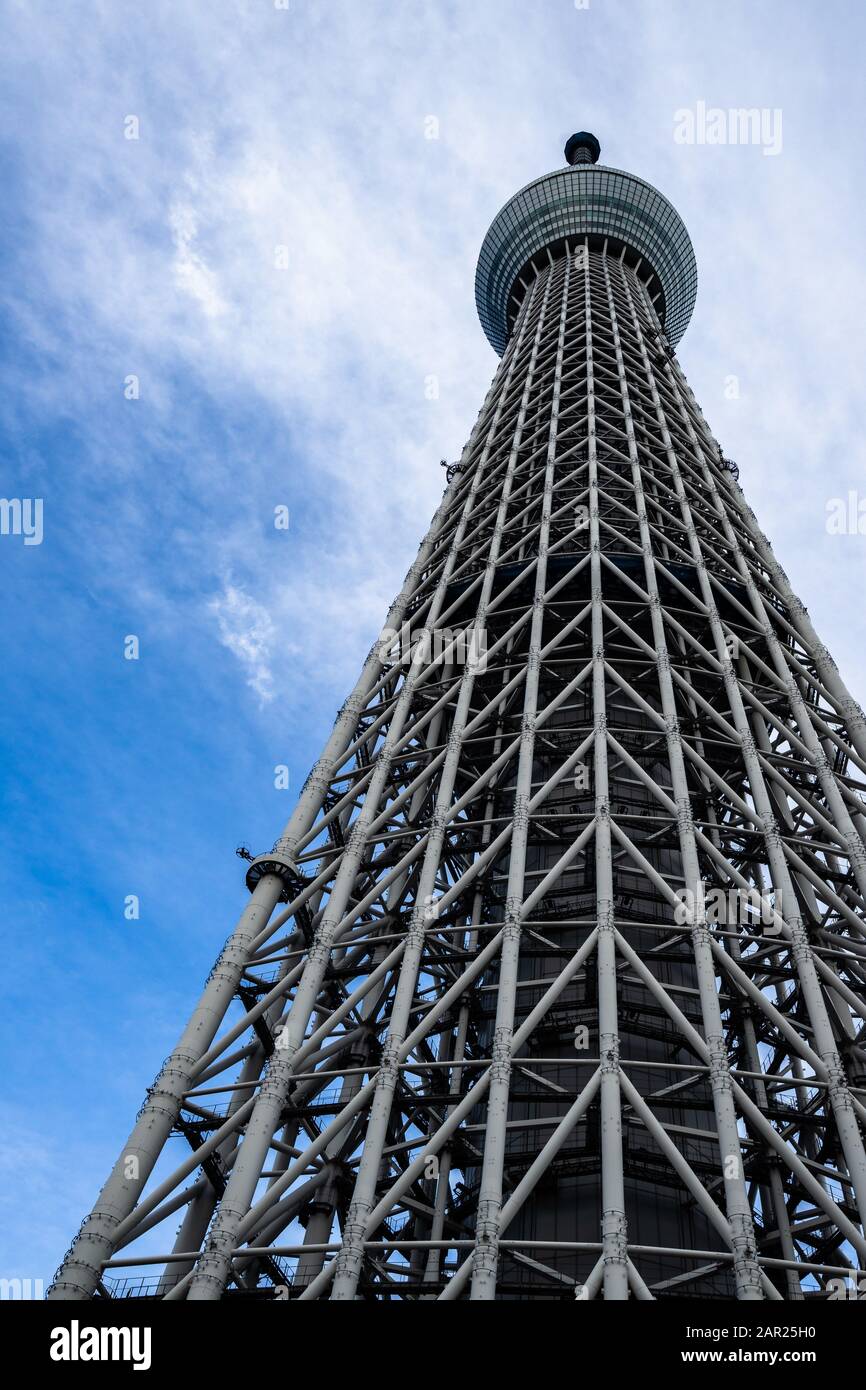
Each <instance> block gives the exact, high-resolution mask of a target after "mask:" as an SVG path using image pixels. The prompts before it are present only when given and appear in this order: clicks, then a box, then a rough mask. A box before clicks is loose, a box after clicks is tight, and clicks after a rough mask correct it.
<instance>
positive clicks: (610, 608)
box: [50, 238, 866, 1301]
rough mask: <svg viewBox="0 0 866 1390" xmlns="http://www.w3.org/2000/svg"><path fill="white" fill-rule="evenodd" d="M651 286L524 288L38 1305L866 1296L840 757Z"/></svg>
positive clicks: (810, 651) (540, 277) (802, 621)
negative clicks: (368, 640) (441, 474)
mask: <svg viewBox="0 0 866 1390" xmlns="http://www.w3.org/2000/svg"><path fill="white" fill-rule="evenodd" d="M542 262H543V263H542ZM650 284H651V277H650V274H649V272H648V269H647V268H645V267H644V268H642V267H641V265H640V264H638V265H637V266H634V265H630V264H628V263H627V262H626V259H625V254H624V252H619V253H617V251H614V250H613V249H612V248H611V247H609V246H608V245H607V243H604V244H599V239H598V238H595V239H594V241H593V242H592V243H591V242H590V240H589V239H588V238H587V239H585V240H584V241H583V242H581V241H580V239H574V238H572V239H571V241H568V240H566V241H565V243H564V245H563V246H562V248H561V250H560V253H559V254H558V255H547V256H545V257H543V258H538V263H537V264H536V265H535V266H533V267H532V278H531V280H527V281H526V282H525V291H526V292H525V294H524V296H523V300H522V304H521V306H520V310H519V314H518V316H517V321H516V324H515V327H514V331H513V333H512V336H511V338H510V340H509V344H508V347H507V349H506V352H505V355H504V357H503V359H502V361H501V364H500V366H499V369H498V371H497V373H496V376H495V378H494V381H493V384H492V386H491V388H490V391H489V392H488V395H487V398H486V400H485V402H484V406H483V408H482V410H481V413H480V415H479V417H478V420H477V422H476V425H475V427H474V429H473V431H472V435H471V437H470V440H469V442H468V444H467V445H466V448H465V450H464V452H463V455H462V457H461V459H460V463H459V468H457V469H455V470H453V471H451V470H449V471H450V472H451V478H450V481H449V484H448V487H447V489H446V491H445V494H444V497H443V500H442V503H441V505H440V507H439V510H438V511H437V513H436V516H435V517H434V520H433V523H432V526H431V528H430V530H429V532H428V534H427V536H426V537H425V539H424V541H423V543H422V545H421V548H420V550H419V553H418V557H417V559H416V561H415V563H414V564H413V565H412V567H411V569H410V571H409V573H408V575H407V577H406V581H405V583H404V585H403V588H402V590H401V592H400V594H399V596H398V598H397V599H396V600H395V602H394V604H393V606H392V608H391V611H390V613H389V615H388V618H387V624H386V625H387V629H388V630H390V632H399V630H400V629H401V627H402V626H403V625H404V624H405V625H408V628H409V629H410V630H411V632H412V633H413V634H414V636H415V637H416V638H417V639H418V640H417V641H416V643H415V645H414V647H413V649H412V652H411V655H410V656H408V657H407V656H406V653H405V651H401V649H400V647H399V643H395V642H393V641H391V639H390V637H388V636H386V637H384V638H382V639H380V640H379V641H377V643H375V644H374V646H373V648H372V649H371V651H370V654H369V656H368V658H367V661H366V663H365V665H364V668H363V671H362V673H361V676H360V678H359V680H358V683H357V685H356V686H355V689H354V690H353V692H352V694H351V695H350V697H349V699H348V700H347V702H346V703H345V705H344V706H343V708H342V709H341V711H340V713H339V716H338V718H337V721H336V723H335V726H334V729H333V732H332V734H331V736H330V738H329V740H328V742H327V744H326V746H325V748H324V751H323V753H322V756H321V758H320V759H319V761H318V762H317V764H316V766H315V768H314V769H313V771H312V772H311V774H310V776H309V778H308V780H307V782H306V783H305V785H304V788H303V791H302V793H301V796H300V799H299V801H298V805H297V807H296V809H295V811H294V813H293V815H292V817H291V819H290V821H289V823H288V825H287V827H286V829H285V832H284V834H283V835H282V837H281V838H280V839H279V840H278V842H277V844H276V845H275V847H274V849H273V851H271V852H270V853H268V854H265V855H261V856H259V857H258V858H257V859H256V860H255V861H254V862H253V864H252V865H251V867H250V871H249V876H248V884H249V887H250V888H251V890H252V892H251V897H250V899H249V902H248V905H247V907H246V909H245V911H244V912H243V914H242V916H241V918H240V921H239V922H238V925H237V927H236V928H235V930H234V932H233V933H232V935H231V936H230V937H229V939H228V941H227V942H226V944H225V946H224V948H223V950H222V952H221V954H220V956H219V959H218V961H217V963H216V965H215V966H214V969H213V971H212V972H211V975H210V976H209V978H208V981H207V984H206V986H205V989H204V993H203V994H202V997H201V999H200V1001H199V1003H198V1005H197V1007H196V1009H195V1011H194V1013H193V1015H192V1018H191V1019H190V1021H189V1023H188V1025H187V1027H186V1029H185V1031H184V1033H183V1035H182V1037H181V1038H180V1041H179V1042H178V1044H177V1046H176V1048H175V1050H174V1051H173V1052H172V1054H171V1056H170V1057H169V1058H167V1060H166V1062H165V1064H164V1066H163V1068H162V1070H161V1072H160V1074H159V1076H158V1077H157V1079H156V1081H155V1083H154V1085H153V1086H152V1087H151V1088H150V1090H149V1092H148V1095H147V1099H146V1101H145V1103H144V1105H143V1107H142V1109H141V1111H140V1113H139V1116H138V1119H137V1121H136V1124H135V1126H134V1128H133V1131H132V1133H131V1135H130V1137H129V1139H128V1141H127V1143H126V1144H125V1145H124V1147H123V1149H122V1151H121V1153H120V1156H119V1157H118V1160H117V1163H116V1165H115V1167H114V1169H113V1171H112V1173H111V1176H110V1177H109V1179H108V1181H107V1183H106V1185H105V1187H104V1188H103V1190H102V1192H101V1194H100V1196H99V1199H98V1201H97V1203H96V1206H95V1208H94V1210H93V1212H92V1214H91V1215H90V1216H89V1217H88V1218H87V1220H86V1221H85V1222H84V1224H83V1226H82V1228H81V1230H80V1232H79V1234H78V1236H77V1237H76V1239H75V1241H74V1242H73V1245H72V1248H71V1250H70V1251H69V1253H68V1255H67V1257H66V1259H65V1260H64V1262H63V1265H62V1267H61V1269H60V1270H59V1272H58V1274H57V1276H56V1280H55V1283H54V1285H53V1286H52V1290H51V1294H50V1296H51V1297H53V1298H64V1299H86V1298H91V1297H101V1298H106V1297H107V1298H111V1297H122V1296H125V1295H128V1294H130V1293H138V1294H142V1295H145V1296H150V1297H156V1298H164V1299H169V1300H171V1299H183V1298H186V1299H189V1300H213V1299H219V1298H222V1297H260V1298H268V1297H289V1298H290V1299H292V1300H295V1299H298V1300H300V1301H304V1300H313V1299H326V1298H331V1299H336V1300H346V1299H355V1298H358V1297H361V1298H364V1299H374V1300H376V1299H435V1298H440V1299H445V1300H453V1299H458V1298H466V1297H470V1298H473V1299H492V1298H494V1297H498V1298H522V1299H525V1298H544V1299H556V1298H568V1299H574V1298H575V1297H576V1296H579V1297H581V1298H582V1299H586V1298H593V1297H595V1296H596V1295H599V1296H603V1297H604V1298H605V1299H626V1298H628V1297H629V1296H631V1297H635V1298H638V1299H654V1298H670V1297H682V1296H688V1297H701V1296H703V1297H713V1298H733V1297H737V1298H742V1299H761V1298H767V1299H780V1298H781V1299H802V1298H804V1297H808V1296H809V1293H810V1291H814V1290H820V1289H821V1288H822V1287H823V1286H824V1285H825V1284H826V1283H827V1281H828V1280H829V1279H831V1278H834V1277H839V1276H840V1275H844V1274H845V1273H846V1272H847V1271H848V1270H850V1269H851V1268H852V1266H856V1265H857V1264H858V1263H860V1262H862V1261H863V1260H864V1258H866V1239H864V1217H866V1152H864V1119H866V1104H864V1103H866V1048H864V1034H863V1019H864V1017H866V928H864V908H866V847H864V827H866V821H864V812H866V803H864V774H866V725H864V716H863V713H862V711H861V710H860V708H859V706H857V705H856V703H855V702H854V700H853V699H852V698H851V696H850V695H849V694H848V692H847V691H846V689H845V687H844V685H843V683H842V681H841V679H840V676H839V674H838V671H837V669H836V667H835V665H834V663H833V661H832V659H831V658H830V656H829V654H828V652H827V651H826V649H825V648H824V647H823V646H822V645H821V644H820V642H819V641H818V639H817V637H816V635H815V633H814V631H813V629H812V626H811V624H810V621H809V618H808V616H807V614H806V611H805V609H804V608H803V606H802V604H801V603H800V602H799V601H798V600H797V599H796V597H795V596H794V595H793V593H792V592H791V589H790V586H789V584H788V581H787V579H786V577H785V575H784V573H783V571H782V570H781V569H780V567H779V565H778V563H777V562H776V560H775V558H774V556H773V553H772V550H771V548H770V545H769V542H768V541H767V540H766V539H765V537H764V536H763V535H762V533H761V531H760V530H759V528H758V525H757V522H756V520H755V517H754V515H753V514H752V512H751V511H750V510H749V508H748V506H747V504H746V502H745V500H744V497H743V494H742V492H741V490H740V488H739V485H738V483H737V482H736V480H735V477H734V476H733V474H732V472H731V470H730V468H729V467H727V466H725V461H724V460H723V459H722V458H721V453H720V450H719V446H718V444H717V443H716V441H715V440H714V439H713V437H712V435H711V433H710V431H709V429H708V427H707V425H706V423H705V422H704V419H703V417H702V415H701V412H700V410H699V408H698V406H697V403H696V401H695V399H694V397H693V395H692V392H691V391H690V389H689V387H688V384H687V382H686V380H685V377H684V376H683V374H682V371H681V370H680V367H679V364H678V362H677V360H676V358H675V357H674V355H673V354H672V352H671V350H670V348H669V345H668V344H667V341H666V339H665V336H664V331H663V328H662V325H661V322H660V319H659V317H658V316H657V313H656V308H655V305H654V303H653V301H652V299H651V296H650V293H649V290H648V286H649V285H650ZM443 632H444V633H446V634H447V640H446V641H445V642H442V641H440V642H439V643H438V646H437V645H436V638H437V635H438V636H439V637H441V635H442V633H443ZM472 634H475V637H476V638H477V639H478V640H479V642H480V641H481V640H482V639H485V640H486V650H485V652H484V655H483V657H482V658H481V659H480V660H461V659H460V653H461V652H465V651H466V650H467V642H466V639H467V638H468V637H470V636H471V635H472ZM476 650H477V648H476ZM714 889H720V890H721V894H718V895H717V898H719V897H722V895H723V897H724V901H725V903H726V904H727V905H728V906H727V908H726V910H725V911H724V912H723V913H721V914H719V913H718V912H713V911H711V910H710V909H709V908H708V901H710V899H711V897H712V890H714ZM685 890H688V891H687V892H686V891H685ZM689 894H690V895H691V896H689ZM750 894H751V899H750V898H749V895H750ZM747 901H751V902H752V904H755V903H756V902H760V904H761V911H760V912H758V911H757V909H756V908H754V907H753V908H750V909H748V910H747V911H745V912H738V911H732V910H731V909H730V904H731V903H732V902H733V903H734V904H735V905H737V904H741V903H743V902H747ZM178 1220H180V1226H179V1229H177V1231H176V1234H173V1232H174V1227H175V1223H176V1222H177V1221H178ZM151 1271H152V1273H151Z"/></svg>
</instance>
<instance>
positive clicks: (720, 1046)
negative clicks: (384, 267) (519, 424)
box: [604, 257, 762, 1300]
mask: <svg viewBox="0 0 866 1390" xmlns="http://www.w3.org/2000/svg"><path fill="white" fill-rule="evenodd" d="M604 269H605V282H606V285H607V293H608V306H609V309H610V316H611V323H612V325H613V339H614V351H615V353H616V363H617V373H618V376H619V383H620V391H621V394H622V403H623V410H624V413H625V427H626V434H627V437H628V452H629V458H630V460H631V466H632V481H633V484H634V491H635V509H636V511H637V516H638V522H639V525H640V535H641V546H642V550H643V560H644V576H645V580H646V587H647V593H648V594H649V600H650V619H651V623H652V631H653V641H654V644H655V648H656V663H657V667H658V679H659V693H660V696H661V703H662V712H663V714H664V719H665V742H666V745H667V753H668V763H669V767H670V773H671V785H672V786H673V791H674V798H675V801H676V805H677V831H678V839H679V847H680V855H681V856H682V862H683V876H684V878H685V883H686V887H687V888H688V889H689V890H690V892H691V893H692V894H693V899H692V900H693V901H694V902H695V903H697V904H699V907H698V910H697V912H696V913H695V914H694V916H693V918H692V921H691V935H692V949H693V951H694V958H695V969H696V972H697V977H698V989H699V992H700V1002H701V1017H702V1020H703V1027H704V1038H705V1040H706V1044H707V1048H708V1051H709V1056H710V1081H711V1085H712V1090H713V1105H714V1109H715V1116H716V1126H717V1130H718V1139H719V1160H720V1166H721V1171H722V1177H723V1182H724V1192H725V1205H726V1208H727V1213H728V1220H729V1222H730V1226H731V1241H732V1249H733V1252H734V1279H735V1282H736V1286H737V1296H738V1298H741V1299H749V1300H759V1299H760V1298H761V1297H762V1294H761V1279H760V1270H759V1268H758V1250H757V1241H756V1238H755V1227H754V1223H753V1220H752V1208H751V1204H750V1202H749V1197H748V1193H747V1191H746V1181H745V1175H744V1172H743V1159H742V1152H741V1147H740V1136H739V1131H738V1129H737V1112H736V1107H735V1106H734V1099H733V1093H732V1089H731V1074H730V1069H729V1066H728V1052H727V1048H726V1046H725V1033H724V1028H723V1025H722V1012H721V1007H720V1005H719V996H718V993H717V992H716V970H715V964H714V962H713V952H712V947H711V945H710V931H709V928H708V926H707V915H706V905H705V903H704V898H703V893H702V892H701V871H700V863H699V860H698V851H697V845H696V843H695V828H694V820H693V817H692V804H691V797H690V796H689V785H688V778H687V776H686V768H685V760H684V758H683V750H682V734H681V732H680V722H679V716H678V714H677V703H676V697H675V695H674V688H673V680H672V677H671V660H670V653H669V651H668V645H667V636H666V632H665V623H664V619H663V617H662V613H661V600H660V598H659V592H658V582H657V579H656V571H655V555H654V553H653V544H652V534H651V532H650V528H649V523H648V521H647V514H646V501H645V498H644V491H643V478H642V471H641V464H640V459H639V457H638V450H637V442H636V440H635V432H634V421H633V419H632V411H631V398H630V394H629V387H628V378H627V375H626V369H625V362H624V361H623V353H622V343H621V341H620V334H619V324H618V321H617V315H616V306H615V304H614V298H613V288H612V286H611V282H610V270H609V266H608V261H607V257H605V268H604ZM620 274H621V276H622V284H623V287H624V290H625V297H626V299H627V302H628V305H629V308H630V310H631V316H632V325H631V326H632V330H633V332H634V334H635V336H636V338H637V342H638V348H639V351H640V353H641V358H642V361H643V367H644V371H645V373H646V377H647V381H648V383H649V388H650V392H651V394H652V399H653V405H654V407H655V411H656V419H657V421H658V424H659V428H660V429H661V432H662V441H663V444H664V448H665V455H666V457H667V460H668V463H669V464H670V467H671V469H673V468H674V467H675V466H676V460H675V457H674V450H673V444H672V442H671V437H670V434H669V432H668V428H667V424H666V422H665V418H664V412H663V410H662V407H661V401H660V400H659V395H658V391H657V390H656V385H655V378H654V375H653V371H652V368H651V366H650V362H649V357H648V355H647V351H646V346H645V344H644V341H643V335H642V334H641V329H640V323H639V321H638V317H637V314H636V312H635V306H634V300H633V299H632V295H631V290H630V287H629V284H628V278H627V276H626V274H625V273H624V271H623V268H622V266H620ZM732 1167H733V1170H734V1171H733V1172H732V1171H731V1169H732Z"/></svg>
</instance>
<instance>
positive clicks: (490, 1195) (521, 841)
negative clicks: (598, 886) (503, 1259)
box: [470, 259, 571, 1300]
mask: <svg viewBox="0 0 866 1390" xmlns="http://www.w3.org/2000/svg"><path fill="white" fill-rule="evenodd" d="M570 272H571V261H570V259H569V260H567V261H566V263H565V273H564V276H563V286H562V296H561V301H560V308H559V316H558V333H557V346H556V361H555V365H554V369H553V398H552V402H551V409H550V428H549V433H548V443H547V461H546V465H545V473H544V491H543V495H542V501H541V508H542V510H541V525H540V527H539V532H538V557H537V563H536V569H535V592H534V597H533V609H532V623H531V629H530V636H529V650H528V652H527V658H526V681H525V685H524V699H523V720H522V723H521V729H520V748H519V752H518V759H517V778H516V784H515V791H514V830H513V832H512V838H511V852H510V855H509V860H508V885H507V888H506V898H505V923H504V927H503V932H502V949H501V953H500V966H499V990H498V994H497V999H496V1020H495V1024H494V1032H493V1043H492V1046H491V1051H490V1056H491V1065H490V1090H489V1095H488V1101H487V1129H486V1135H485V1143H484V1160H483V1164H482V1169H481V1185H480V1189H479V1195H478V1216H477V1221H476V1228H475V1250H474V1260H473V1269H472V1290H471V1293H470V1299H473V1300H490V1299H493V1298H495V1296H496V1275H497V1268H498V1264H499V1232H500V1217H501V1210H502V1177H503V1172H504V1167H505V1148H506V1143H507V1132H508V1105H509V1097H510V1091H511V1042H512V1035H513V1033H514V1012H515V1003H516V998H517V975H518V964H519V960H520V941H521V936H522V921H521V915H520V910H521V907H522V905H523V898H524V891H525V889H524V874H525V869H526V849H527V844H528V841H529V800H530V797H531V795H532V768H533V758H534V751H535V717H536V713H537V708H538V684H539V676H540V668H541V642H542V630H543V626H544V614H545V603H544V591H545V587H546V582H547V551H548V545H549V539H550V511H551V498H552V494H553V470H554V465H555V459H556V438H557V426H558V422H559V398H560V391H561V386H562V359H563V350H564V342H565V325H566V321H567V314H568V290H569V281H570ZM545 274H546V277H547V280H546V285H545V292H544V293H545V298H544V306H543V309H542V320H543V318H544V312H545V310H546V307H547V299H548V296H549V293H550V286H551V283H552V281H553V277H554V274H555V270H554V267H553V266H551V267H549V268H548V270H547V271H546V272H545ZM542 333H543V327H542V322H541V321H540V322H539V341H540V337H541V334H542Z"/></svg>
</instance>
